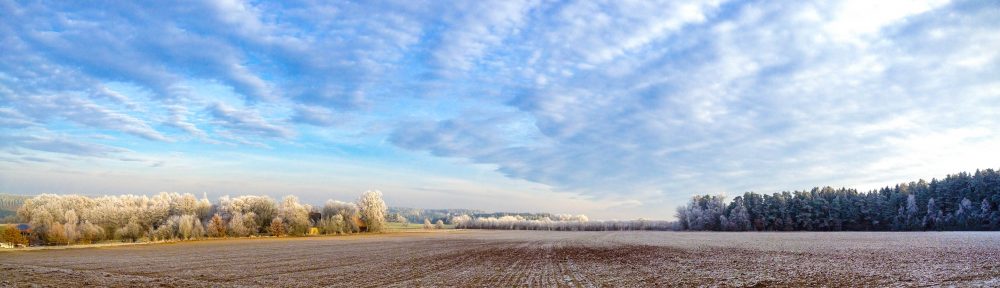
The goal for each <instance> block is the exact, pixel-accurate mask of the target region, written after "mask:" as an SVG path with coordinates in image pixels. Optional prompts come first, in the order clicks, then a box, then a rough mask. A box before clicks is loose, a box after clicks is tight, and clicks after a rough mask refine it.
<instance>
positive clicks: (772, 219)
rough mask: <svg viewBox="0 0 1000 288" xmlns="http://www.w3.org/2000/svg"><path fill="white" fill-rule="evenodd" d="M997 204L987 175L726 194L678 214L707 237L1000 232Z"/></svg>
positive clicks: (997, 188)
mask: <svg viewBox="0 0 1000 288" xmlns="http://www.w3.org/2000/svg"><path fill="white" fill-rule="evenodd" d="M998 204H1000V173H998V172H997V171H996V170H993V169H986V170H977V171H976V172H975V173H966V172H962V173H958V174H954V175H948V176H947V177H945V178H944V179H941V180H937V179H931V181H930V182H927V181H924V180H919V181H916V182H909V183H901V184H898V185H895V186H894V187H884V188H880V189H874V190H871V191H868V192H859V191H857V190H855V189H846V188H839V189H834V188H831V187H823V188H819V187H817V188H813V189H812V190H808V191H791V192H788V191H785V192H780V193H774V194H771V195H768V194H759V193H754V192H746V193H744V194H743V195H741V196H737V197H735V198H733V200H732V201H730V202H728V203H726V202H725V201H724V198H723V197H722V196H713V195H701V196H695V197H693V198H692V199H691V201H690V202H689V203H687V204H686V205H684V206H681V207H679V208H678V209H677V219H678V222H677V224H678V226H679V227H678V229H681V230H705V231H946V230H947V231H971V230H1000V213H998V211H997V205H998Z"/></svg>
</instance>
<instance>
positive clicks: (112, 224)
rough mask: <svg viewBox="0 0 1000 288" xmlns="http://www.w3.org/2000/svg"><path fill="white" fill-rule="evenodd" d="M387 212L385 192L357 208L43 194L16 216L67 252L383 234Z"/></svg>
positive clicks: (264, 199) (288, 201)
mask: <svg viewBox="0 0 1000 288" xmlns="http://www.w3.org/2000/svg"><path fill="white" fill-rule="evenodd" d="M386 211H387V207H386V205H385V202H384V201H383V200H382V192H379V191H367V192H365V193H363V194H362V195H361V197H360V198H358V200H357V201H355V202H341V201H335V200H329V201H327V202H326V204H325V205H324V206H323V207H313V206H311V205H308V204H302V203H299V199H298V198H297V197H295V196H286V197H285V198H283V199H282V200H281V201H275V200H274V199H272V198H271V197H268V196H253V195H246V196H238V197H229V196H224V197H222V198H220V199H219V201H218V202H217V203H215V204H213V203H211V202H210V201H209V200H208V199H207V198H202V199H198V198H196V197H195V196H194V195H192V194H189V193H185V194H179V193H166V192H164V193H160V194H157V195H155V196H152V197H149V196H136V195H121V196H102V197H96V198H91V197H86V196H80V195H53V194H43V195H38V196H35V197H33V198H30V199H27V200H25V201H24V204H23V205H21V206H20V208H18V210H17V216H18V218H19V220H21V221H24V222H27V223H28V224H30V227H31V229H32V233H30V236H29V237H30V239H28V240H29V241H31V242H32V243H33V244H46V245H67V244H76V243H94V242H100V241H108V240H114V241H126V242H136V241H164V240H189V239H200V238H206V237H254V236H265V235H267V236H302V235H306V234H310V233H315V232H318V233H323V234H350V233H358V232H363V231H367V232H382V231H384V230H385V228H386V227H385V218H386ZM314 228H315V230H314Z"/></svg>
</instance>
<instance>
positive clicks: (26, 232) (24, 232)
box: [17, 223, 34, 237]
mask: <svg viewBox="0 0 1000 288" xmlns="http://www.w3.org/2000/svg"><path fill="white" fill-rule="evenodd" d="M17 231H20V232H21V236H24V237H30V236H31V234H32V233H34V231H32V230H31V225H29V224H24V223H22V224H17Z"/></svg>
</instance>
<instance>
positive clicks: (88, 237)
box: [77, 220, 104, 243]
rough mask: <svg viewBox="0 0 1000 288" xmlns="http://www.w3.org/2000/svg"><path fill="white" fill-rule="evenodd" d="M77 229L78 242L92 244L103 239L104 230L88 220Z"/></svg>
mask: <svg viewBox="0 0 1000 288" xmlns="http://www.w3.org/2000/svg"><path fill="white" fill-rule="evenodd" d="M77 229H78V230H79V232H80V242H83V243H94V242H97V241H100V240H101V239H104V229H103V228H101V227H100V226H97V225H94V224H93V223H90V221H89V220H84V221H83V223H80V226H79V227H78V228H77Z"/></svg>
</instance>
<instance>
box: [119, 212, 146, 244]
mask: <svg viewBox="0 0 1000 288" xmlns="http://www.w3.org/2000/svg"><path fill="white" fill-rule="evenodd" d="M143 232H144V230H143V229H142V225H140V224H139V218H138V217H135V216H133V217H131V218H129V220H128V222H127V223H125V226H123V227H121V228H119V229H118V230H116V231H115V234H116V237H117V238H118V239H121V240H123V241H126V240H127V241H131V242H136V241H139V238H140V237H142V234H143Z"/></svg>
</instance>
